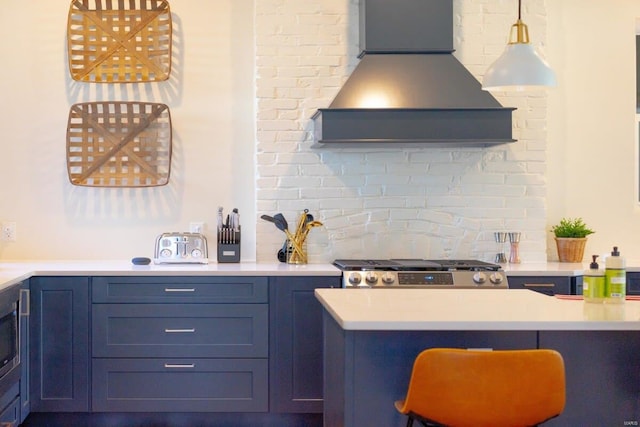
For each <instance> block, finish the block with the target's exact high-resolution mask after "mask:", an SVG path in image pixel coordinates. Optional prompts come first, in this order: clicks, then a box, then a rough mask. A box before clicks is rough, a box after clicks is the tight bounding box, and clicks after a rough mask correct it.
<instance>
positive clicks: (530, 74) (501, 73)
mask: <svg viewBox="0 0 640 427" xmlns="http://www.w3.org/2000/svg"><path fill="white" fill-rule="evenodd" d="M545 86H556V76H555V73H554V72H553V70H552V69H551V68H550V67H549V64H547V62H546V61H545V60H544V59H542V57H541V56H540V55H538V53H537V52H536V50H535V49H534V48H533V46H531V45H530V44H529V43H510V44H508V45H507V47H506V49H505V50H504V52H503V53H502V55H501V56H500V57H499V58H498V59H497V60H496V61H495V62H494V63H493V64H492V65H491V66H490V67H489V69H488V70H487V72H486V73H485V75H484V79H483V81H482V89H484V90H496V91H506V90H526V89H535V88H539V87H545Z"/></svg>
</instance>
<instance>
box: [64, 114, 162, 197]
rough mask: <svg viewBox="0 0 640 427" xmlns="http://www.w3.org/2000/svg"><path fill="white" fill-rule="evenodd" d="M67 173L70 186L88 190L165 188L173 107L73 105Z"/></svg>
mask: <svg viewBox="0 0 640 427" xmlns="http://www.w3.org/2000/svg"><path fill="white" fill-rule="evenodd" d="M67 172H68V174H69V180H70V181H71V183H72V184H74V185H80V186H88V187H153V186H160V185H165V184H167V183H168V182H169V175H170V172H171V116H170V113H169V107H167V106H166V105H164V104H156V103H148V102H147V103H145V102H87V103H81V104H75V105H72V106H71V110H70V111H69V121H68V124H67Z"/></svg>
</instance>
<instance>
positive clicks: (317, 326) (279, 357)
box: [269, 276, 340, 413]
mask: <svg viewBox="0 0 640 427" xmlns="http://www.w3.org/2000/svg"><path fill="white" fill-rule="evenodd" d="M269 286H270V289H269V292H270V297H269V298H270V324H271V339H270V354H269V360H270V373H271V375H270V378H271V385H270V387H269V388H270V396H271V411H272V412H287V413H321V412H322V407H323V379H322V372H323V369H322V363H323V362H322V359H323V352H322V336H323V335H322V305H321V304H320V302H319V301H318V300H317V299H316V297H315V296H314V293H313V292H314V289H316V288H333V287H340V278H339V277H295V276H294V277H291V276H287V277H272V278H271V279H270V283H269Z"/></svg>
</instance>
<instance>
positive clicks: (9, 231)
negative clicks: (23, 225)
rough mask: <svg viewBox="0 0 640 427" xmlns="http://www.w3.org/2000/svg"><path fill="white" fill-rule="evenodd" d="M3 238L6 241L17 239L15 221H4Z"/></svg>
mask: <svg viewBox="0 0 640 427" xmlns="http://www.w3.org/2000/svg"><path fill="white" fill-rule="evenodd" d="M0 237H1V239H0V240H3V241H5V242H15V241H16V223H15V222H3V223H2V234H1V235H0Z"/></svg>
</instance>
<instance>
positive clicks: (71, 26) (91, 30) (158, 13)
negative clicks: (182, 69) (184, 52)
mask: <svg viewBox="0 0 640 427" xmlns="http://www.w3.org/2000/svg"><path fill="white" fill-rule="evenodd" d="M171 32H172V25H171V11H170V10H169V3H168V2H167V0H72V1H71V6H70V8H69V19H68V22H67V49H68V57H69V71H70V72H71V77H72V78H73V79H74V80H77V81H83V82H94V83H134V82H155V81H162V80H167V79H168V78H169V74H170V73H171Z"/></svg>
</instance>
